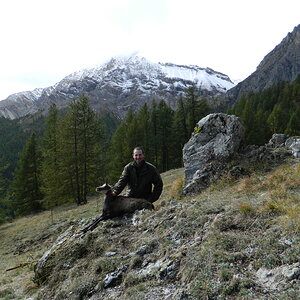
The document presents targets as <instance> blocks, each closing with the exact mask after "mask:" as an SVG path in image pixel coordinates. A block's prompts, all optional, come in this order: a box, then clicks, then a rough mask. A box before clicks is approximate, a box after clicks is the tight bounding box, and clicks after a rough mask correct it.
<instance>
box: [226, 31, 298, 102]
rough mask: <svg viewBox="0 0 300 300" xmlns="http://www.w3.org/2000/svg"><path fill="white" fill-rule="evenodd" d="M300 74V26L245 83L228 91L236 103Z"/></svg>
mask: <svg viewBox="0 0 300 300" xmlns="http://www.w3.org/2000/svg"><path fill="white" fill-rule="evenodd" d="M299 74H300V25H298V26H297V27H295V28H294V30H293V32H291V33H288V35H287V36H286V37H285V38H284V39H283V40H282V42H281V43H280V44H279V45H277V46H276V47H275V48H274V50H272V51H271V52H270V53H269V54H268V55H266V56H265V58H264V59H263V60H262V62H261V63H260V64H259V66H258V67H257V69H256V71H255V72H254V73H252V74H251V75H250V76H249V77H248V78H246V79H245V80H244V81H242V82H240V83H239V84H238V85H237V86H235V87H233V88H232V89H231V90H229V91H228V93H227V95H228V96H229V98H230V99H231V102H232V103H234V102H236V101H237V100H238V99H240V97H241V96H242V95H243V94H245V93H248V92H250V91H251V92H259V91H262V90H264V89H266V88H268V87H270V86H272V85H273V84H275V83H277V82H280V81H287V82H291V81H294V80H295V79H296V78H297V76H298V75H299Z"/></svg>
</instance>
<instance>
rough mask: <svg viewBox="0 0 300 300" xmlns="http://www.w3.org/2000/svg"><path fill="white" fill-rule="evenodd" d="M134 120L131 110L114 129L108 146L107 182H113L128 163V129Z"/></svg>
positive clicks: (129, 147)
mask: <svg viewBox="0 0 300 300" xmlns="http://www.w3.org/2000/svg"><path fill="white" fill-rule="evenodd" d="M133 120H134V113H133V111H132V110H129V111H128V112H127V115H126V117H125V119H124V120H123V121H122V122H121V124H120V125H119V126H118V128H117V129H116V132H115V134H114V135H113V136H112V139H111V144H110V153H109V155H110V159H109V160H110V172H109V180H110V181H113V182H115V181H116V180H117V179H118V178H119V176H120V174H121V172H122V170H123V168H124V166H125V165H126V164H127V163H128V160H129V159H130V158H131V152H132V149H131V143H132V142H130V141H129V140H128V128H129V126H130V124H131V126H132V122H133Z"/></svg>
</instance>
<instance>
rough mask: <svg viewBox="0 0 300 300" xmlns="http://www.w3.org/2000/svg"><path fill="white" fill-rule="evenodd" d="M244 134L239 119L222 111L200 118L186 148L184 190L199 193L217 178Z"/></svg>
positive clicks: (184, 155)
mask: <svg viewBox="0 0 300 300" xmlns="http://www.w3.org/2000/svg"><path fill="white" fill-rule="evenodd" d="M243 137H244V130H243V125H242V123H241V121H240V119H239V118H238V117H236V116H233V115H226V114H223V113H218V114H210V115H208V116H206V117H205V118H203V119H201V120H200V121H199V122H198V123H197V126H196V128H195V131H194V133H193V134H192V137H191V138H190V140H189V141H188V142H187V143H186V144H185V145H184V148H183V162H184V167H185V188H184V192H185V193H198V192H199V191H201V190H203V189H205V188H207V187H208V186H209V185H210V184H211V183H212V182H214V181H215V180H217V179H218V178H219V177H220V176H221V175H222V173H223V171H224V169H225V166H226V164H225V163H226V162H227V161H228V160H229V159H230V158H231V157H232V156H233V155H234V154H235V153H236V151H237V150H238V149H239V147H240V145H241V141H242V139H243Z"/></svg>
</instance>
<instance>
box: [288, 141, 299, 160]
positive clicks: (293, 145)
mask: <svg viewBox="0 0 300 300" xmlns="http://www.w3.org/2000/svg"><path fill="white" fill-rule="evenodd" d="M285 146H286V147H287V148H289V149H291V151H292V154H293V156H294V157H295V158H300V137H299V136H294V137H290V138H288V139H287V140H286V142H285Z"/></svg>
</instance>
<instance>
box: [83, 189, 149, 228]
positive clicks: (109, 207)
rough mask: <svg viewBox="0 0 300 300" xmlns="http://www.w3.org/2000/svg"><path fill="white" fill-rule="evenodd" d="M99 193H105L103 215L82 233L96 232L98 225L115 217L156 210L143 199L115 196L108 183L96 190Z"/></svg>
mask: <svg viewBox="0 0 300 300" xmlns="http://www.w3.org/2000/svg"><path fill="white" fill-rule="evenodd" d="M96 191H97V192H104V193H105V198H104V205H103V210H102V215H101V216H100V217H98V218H97V219H96V220H95V221H94V222H93V223H92V224H90V225H89V226H87V227H85V228H84V229H83V230H82V232H84V233H85V232H87V231H89V230H90V231H92V230H94V229H95V228H96V227H97V225H98V223H99V222H100V221H102V220H107V219H111V218H115V217H120V216H123V215H125V214H129V213H134V212H135V211H136V210H142V209H154V206H153V204H152V203H151V202H149V201H147V200H146V199H143V198H131V197H126V196H114V195H113V194H112V190H111V186H110V185H109V184H107V183H105V184H103V185H101V186H99V187H97V188H96Z"/></svg>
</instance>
